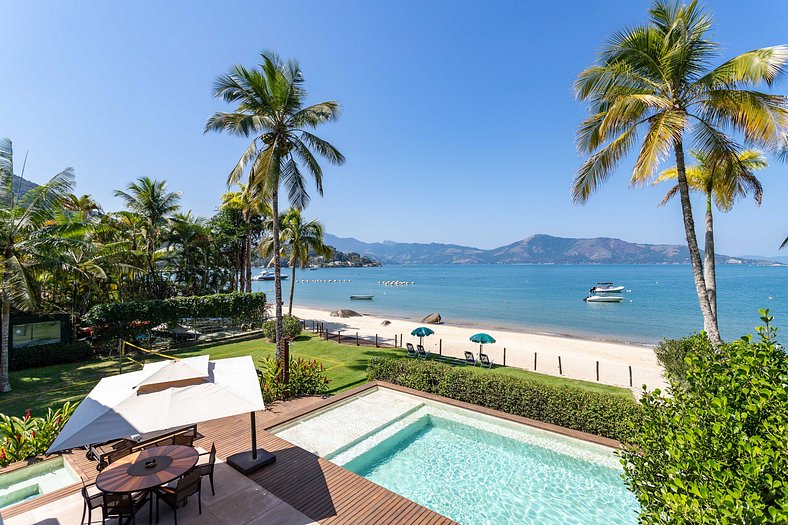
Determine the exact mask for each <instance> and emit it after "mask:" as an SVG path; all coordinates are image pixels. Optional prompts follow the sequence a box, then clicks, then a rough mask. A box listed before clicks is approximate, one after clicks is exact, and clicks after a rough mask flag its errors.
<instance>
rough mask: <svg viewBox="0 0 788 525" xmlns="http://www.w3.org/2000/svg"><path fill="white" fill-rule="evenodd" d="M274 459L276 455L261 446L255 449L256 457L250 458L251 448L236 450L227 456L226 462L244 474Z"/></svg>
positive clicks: (268, 463)
mask: <svg viewBox="0 0 788 525" xmlns="http://www.w3.org/2000/svg"><path fill="white" fill-rule="evenodd" d="M274 461H276V456H274V455H273V454H271V453H270V452H268V451H266V450H263V449H262V448H258V449H257V459H253V458H252V451H251V450H246V451H244V452H238V453H237V454H233V455H232V456H228V457H227V464H228V465H230V466H231V467H233V468H234V469H235V470H237V471H238V472H240V473H241V474H244V475H248V474H251V473H252V472H254V471H255V470H257V469H259V468H262V467H264V466H266V465H270V464H271V463H273V462H274Z"/></svg>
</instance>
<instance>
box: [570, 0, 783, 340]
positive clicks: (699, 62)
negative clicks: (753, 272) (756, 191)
mask: <svg viewBox="0 0 788 525" xmlns="http://www.w3.org/2000/svg"><path fill="white" fill-rule="evenodd" d="M711 27H712V19H711V17H710V16H709V15H708V14H707V13H706V12H704V11H703V10H702V9H701V8H699V7H698V5H697V3H696V2H691V3H689V4H686V5H684V4H678V3H675V4H673V3H666V2H663V1H657V2H655V3H654V4H653V7H652V8H651V9H650V21H649V23H648V24H646V25H642V26H638V27H634V28H631V29H627V30H623V31H621V32H619V33H617V34H616V35H615V36H614V37H613V38H612V39H611V40H610V41H609V43H608V44H607V46H606V47H605V48H604V49H603V50H602V52H601V54H600V56H599V59H598V60H597V62H596V63H595V64H594V65H593V66H591V67H589V68H588V69H586V70H585V71H583V72H582V73H580V75H579V76H578V78H577V80H576V81H575V86H574V88H575V93H576V95H577V96H578V98H579V99H580V100H582V101H585V102H587V103H588V107H589V112H590V115H589V116H588V117H587V118H586V119H585V120H584V121H583V123H582V124H581V125H580V127H579V129H578V133H577V139H578V147H579V148H580V150H581V151H582V152H584V153H587V154H589V157H588V159H587V160H586V161H585V162H584V163H583V165H582V166H581V167H580V169H579V170H578V173H577V175H576V177H575V180H574V185H573V188H572V194H573V197H574V200H575V201H576V202H579V203H583V202H586V201H587V200H588V199H589V197H590V196H591V194H593V193H594V192H595V191H596V190H597V189H599V187H600V186H601V185H602V183H604V182H605V181H606V180H607V179H608V178H609V177H610V175H611V174H612V173H613V172H614V170H615V168H616V166H617V165H618V163H619V162H620V161H621V159H622V158H624V157H625V156H626V155H627V154H628V153H629V152H630V151H631V150H632V148H633V147H635V146H636V145H637V144H638V139H639V136H641V135H642V140H641V141H640V147H639V151H638V152H637V158H636V161H635V166H634V170H633V172H632V177H631V183H632V184H633V185H640V184H644V183H647V182H649V181H651V180H653V177H654V174H655V172H656V170H657V168H658V167H659V165H660V163H661V162H662V161H664V160H665V159H666V158H667V157H668V155H669V154H670V153H671V152H672V153H673V155H674V157H675V161H676V173H677V182H678V194H679V197H680V200H681V210H682V215H683V219H684V230H685V235H686V238H687V247H688V248H689V254H690V262H691V263H692V271H693V277H694V280H695V288H696V292H697V295H698V302H699V304H700V309H701V312H702V314H703V320H704V327H705V329H706V332H707V334H708V336H709V338H710V339H711V341H712V342H713V344H715V345H718V344H719V343H720V342H721V339H720V335H719V328H718V326H717V318H716V316H715V315H714V312H713V311H712V308H711V305H710V302H709V297H708V294H707V290H706V282H705V279H704V273H703V263H702V261H701V256H700V250H699V249H698V241H697V238H696V235H695V223H694V219H693V216H692V208H691V203H690V196H689V186H688V183H687V173H686V165H685V160H684V145H685V141H691V142H693V143H694V145H695V147H696V148H698V149H701V150H703V151H708V152H710V155H712V158H713V161H712V162H713V163H715V164H716V163H718V162H725V161H726V159H727V161H730V162H732V161H733V160H732V159H735V155H736V153H737V152H738V151H739V150H740V149H741V148H740V147H739V146H738V144H736V142H735V140H734V139H733V138H732V136H733V135H736V136H740V137H741V138H743V140H744V141H745V142H746V143H747V144H752V145H756V146H761V147H763V148H765V149H776V148H780V147H784V145H785V144H786V141H787V140H788V138H787V137H788V131H786V130H787V129H788V102H787V101H786V98H785V97H783V96H779V95H773V94H767V93H762V92H759V91H757V90H755V89H753V87H754V86H757V85H758V84H761V83H766V84H768V85H769V86H771V84H772V83H773V82H774V81H775V79H777V78H778V76H780V74H781V73H783V69H784V66H785V64H786V60H788V47H786V46H783V45H781V46H774V47H766V48H761V49H756V50H753V51H750V52H747V53H743V54H741V55H739V56H736V57H734V58H732V59H730V60H728V61H727V62H724V63H723V64H721V65H720V66H718V67H716V68H714V69H711V70H709V69H708V64H709V63H710V62H711V61H712V60H713V59H714V58H715V56H716V54H717V49H718V45H717V43H716V42H713V41H711V40H710V39H709V38H708V36H707V35H708V32H709V30H710V29H711Z"/></svg>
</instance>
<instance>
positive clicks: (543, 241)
mask: <svg viewBox="0 0 788 525" xmlns="http://www.w3.org/2000/svg"><path fill="white" fill-rule="evenodd" d="M325 242H326V244H330V245H331V246H334V247H335V248H336V249H338V250H341V251H343V252H355V253H358V254H361V255H366V256H368V257H372V258H374V259H376V260H378V261H380V262H381V263H384V264H686V263H689V250H687V247H686V246H683V245H678V244H636V243H631V242H627V241H622V240H621V239H612V238H608V237H595V238H593V239H574V238H566V237H553V236H551V235H543V234H537V235H531V236H530V237H526V238H525V239H523V240H521V241H517V242H514V243H512V244H509V245H507V246H501V247H500V248H493V249H491V250H482V249H480V248H473V247H471V246H460V245H457V244H440V243H429V244H421V243H399V242H393V241H384V242H373V243H367V242H363V241H359V240H358V239H354V238H352V237H337V236H335V235H331V234H330V233H326V234H325ZM717 261H718V262H719V263H721V264H757V265H768V264H774V262H773V261H772V260H764V259H762V258H759V257H752V258H741V257H731V256H728V255H722V254H717Z"/></svg>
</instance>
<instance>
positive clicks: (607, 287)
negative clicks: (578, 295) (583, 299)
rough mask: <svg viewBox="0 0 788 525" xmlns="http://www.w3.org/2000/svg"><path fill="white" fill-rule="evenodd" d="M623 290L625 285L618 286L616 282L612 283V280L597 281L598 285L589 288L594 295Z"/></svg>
mask: <svg viewBox="0 0 788 525" xmlns="http://www.w3.org/2000/svg"><path fill="white" fill-rule="evenodd" d="M623 291H624V287H623V286H616V284H615V283H610V282H602V283H596V285H594V286H593V287H592V288H591V289H590V290H589V293H591V294H592V295H593V294H596V293H618V292H623Z"/></svg>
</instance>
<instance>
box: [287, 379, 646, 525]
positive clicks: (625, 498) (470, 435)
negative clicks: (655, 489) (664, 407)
mask: <svg viewBox="0 0 788 525" xmlns="http://www.w3.org/2000/svg"><path fill="white" fill-rule="evenodd" d="M365 397H367V398H368V399H365ZM407 398H409V399H410V400H411V403H406V402H404V401H403V399H407ZM387 399H388V402H386V400H387ZM396 401H399V404H400V410H399V415H396V416H395V415H394V413H395V412H396V411H393V410H391V408H390V407H392V406H394V405H396V404H397V403H396ZM354 404H355V405H356V406H355V408H356V411H357V413H358V414H359V416H360V418H358V419H356V418H350V417H349V414H351V413H352V412H353V409H354ZM374 405H380V406H381V407H383V406H386V407H388V408H389V412H388V413H386V416H387V417H388V418H389V420H388V421H387V422H386V423H384V424H380V419H381V418H382V417H383V415H382V414H384V412H385V411H383V410H381V411H377V412H376V413H375V417H374V418H372V419H375V421H374V423H371V422H370V424H369V427H368V428H367V432H366V433H365V434H364V435H363V436H359V434H360V429H359V426H360V425H359V423H358V421H359V420H362V419H364V417H367V418H369V416H368V412H367V410H368V409H369V407H370V406H374ZM362 411H363V413H362ZM336 416H339V417H336ZM349 422H352V423H351V424H350V425H348V423H349ZM332 423H333V428H334V429H335V430H334V432H319V433H317V437H316V434H315V432H310V429H311V430H316V429H318V428H320V429H327V428H329V427H331V426H332ZM372 425H377V426H376V427H375V428H372ZM346 426H349V427H350V431H349V432H348V434H347V439H346V441H345V443H344V445H343V446H339V447H337V443H338V441H337V435H343V434H344V432H343V428H344V427H346ZM277 434H278V435H279V436H280V437H282V438H284V439H287V440H289V441H291V442H293V443H295V444H298V445H300V444H301V443H299V438H300V437H302V436H308V438H307V441H308V443H305V444H307V445H311V446H312V450H315V451H319V452H320V455H322V456H323V457H325V458H326V459H329V460H331V461H333V462H334V463H337V464H338V465H341V466H343V467H344V468H346V469H348V470H350V471H352V472H355V473H356V474H359V475H360V476H363V477H365V478H367V479H369V480H370V481H373V482H375V483H377V484H378V485H381V486H383V487H385V488H387V489H389V490H391V491H393V492H396V493H398V494H400V495H402V496H405V497H406V498H408V499H410V500H413V501H415V502H416V503H419V504H421V505H424V506H425V507H428V508H430V509H432V510H434V511H436V512H438V513H440V514H442V515H444V516H447V517H449V518H451V519H453V520H455V521H457V522H459V523H461V524H463V525H481V524H540V525H542V524H544V525H553V524H556V525H557V524H584V525H586V524H589V525H593V524H605V525H608V524H610V525H634V524H636V523H637V512H638V504H637V501H636V499H635V498H634V496H633V495H632V494H631V493H630V492H629V491H628V490H627V488H626V486H625V485H624V482H623V480H622V478H621V467H620V465H619V462H618V459H617V458H616V456H615V455H614V454H613V451H612V450H611V449H609V448H607V447H603V446H600V445H596V444H593V443H588V442H585V441H580V440H577V439H573V438H569V437H565V436H562V435H559V434H555V433H552V432H547V431H543V430H540V429H536V428H532V427H528V426H525V425H521V424H517V423H513V422H509V421H506V420H502V419H500V418H495V417H491V416H487V415H482V414H478V413H475V412H471V411H468V410H463V409H459V408H456V407H452V406H450V405H445V404H442V403H436V402H432V401H426V400H423V399H421V398H418V397H417V396H410V395H406V394H401V393H399V392H394V391H387V390H386V389H379V390H378V391H377V392H376V393H374V394H372V395H369V396H364V397H361V398H359V399H357V400H356V401H352V402H350V403H347V404H344V405H343V406H341V407H340V409H339V410H337V413H336V414H332V411H328V412H324V413H321V414H319V415H317V416H315V417H312V418H308V419H306V420H304V421H302V422H300V424H299V425H297V426H295V427H294V426H292V425H291V426H290V427H289V428H285V429H283V430H282V431H281V432H277ZM320 435H324V436H330V446H327V444H328V443H329V441H325V442H324V444H323V446H322V448H321V445H320V444H319V443H316V441H320V437H319V436H320Z"/></svg>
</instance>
